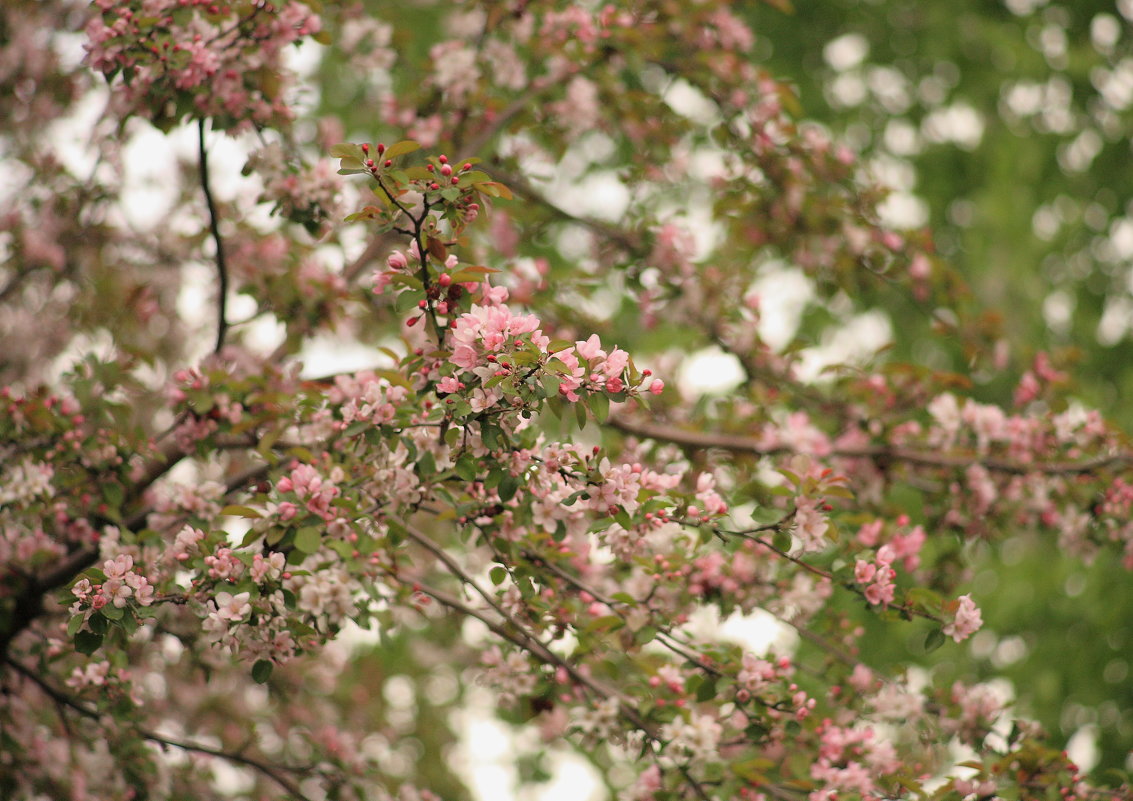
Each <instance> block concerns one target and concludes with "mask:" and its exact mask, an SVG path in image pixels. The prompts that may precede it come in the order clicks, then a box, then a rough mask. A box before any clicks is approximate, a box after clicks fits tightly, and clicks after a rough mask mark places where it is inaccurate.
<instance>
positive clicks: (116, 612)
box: [99, 604, 126, 621]
mask: <svg viewBox="0 0 1133 801" xmlns="http://www.w3.org/2000/svg"><path fill="white" fill-rule="evenodd" d="M99 611H100V612H101V613H102V616H103V617H104V618H106V619H107V620H113V621H119V620H121V619H122V616H123V615H125V614H126V610H125V609H123V608H122V607H121V606H115V605H114V604H107V605H106V606H104V607H102V609H100V610H99Z"/></svg>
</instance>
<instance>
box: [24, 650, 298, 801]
mask: <svg viewBox="0 0 1133 801" xmlns="http://www.w3.org/2000/svg"><path fill="white" fill-rule="evenodd" d="M4 662H5V664H7V665H8V666H9V667H11V668H12V669H13V670H15V671H16V672H17V673H19V674H20V675H21V676H23V677H24V678H25V679H27V680H28V681H30V682H32V683H33V684H35V685H36V686H37V687H39V689H40V690H41V691H42V692H43V694H44V695H46V696H47V697H48V698H50V699H51V700H52V701H54V702H55V703H56V704H59V705H60V706H63V707H67V708H69V709H73V710H74V711H75V712H77V713H79V714H80V715H82V716H83V717H85V718H90V719H91V720H102V715H101V714H99V713H98V712H97V711H95V710H93V709H91V708H89V707H87V706H85V705H83V704H81V703H79V702H78V701H77V700H75V699H74V698H72V697H71V696H69V695H67V694H66V693H64V692H61V691H60V690H57V689H56V688H54V687H52V686H51V685H50V684H48V683H47V682H46V681H44V680H43V679H42V678H41V677H40V676H39V675H38V674H36V673H35V671H33V670H31V669H30V668H28V667H27V666H26V665H24V664H22V663H21V662H18V661H16V660H15V659H11V658H10V657H5V658H4ZM133 729H134V732H135V733H136V734H137V735H138V736H139V737H141V738H142V739H143V740H149V741H150V742H153V743H157V744H158V745H163V746H168V747H171V748H178V749H180V750H182V751H191V752H193V753H197V754H205V755H207V756H214V757H219V758H220V759H224V760H227V761H228V762H234V763H236V764H238V765H245V766H247V767H249V768H252V769H253V770H256V771H258V772H259V773H262V774H263V775H264V776H266V777H267V778H269V779H271V780H272V781H273V782H275V783H276V784H278V785H279V786H280V787H282V788H283V789H284V790H285V791H286V792H288V793H289V794H290V795H291V796H292V797H294V798H297V799H300V800H301V801H307V796H305V795H304V794H303V792H302V791H301V790H300V789H299V786H298V785H296V784H295V783H294V782H292V781H291V780H290V779H288V778H287V777H286V776H284V775H283V773H282V772H283V771H286V772H288V773H298V774H304V773H307V772H308V771H309V769H308V768H298V767H290V766H284V765H273V764H270V763H268V762H266V761H264V760H261V759H257V758H255V757H250V756H247V755H246V754H241V753H236V752H233V751H225V750H223V749H220V748H212V747H210V746H207V745H200V744H199V743H193V742H188V741H186V740H176V739H173V738H171V737H166V736H164V735H161V734H157V733H156V732H153V731H150V730H148V729H145V728H143V727H141V726H134V727H133Z"/></svg>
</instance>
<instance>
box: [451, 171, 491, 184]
mask: <svg viewBox="0 0 1133 801" xmlns="http://www.w3.org/2000/svg"><path fill="white" fill-rule="evenodd" d="M459 175H460V182H461V183H462V184H481V183H483V182H484V181H490V180H492V176H490V175H488V173H486V172H481V171H480V170H471V171H469V172H462V173H459Z"/></svg>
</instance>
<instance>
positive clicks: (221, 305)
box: [197, 118, 228, 352]
mask: <svg viewBox="0 0 1133 801" xmlns="http://www.w3.org/2000/svg"><path fill="white" fill-rule="evenodd" d="M197 152H198V156H199V157H198V159H197V167H198V172H199V174H200V179H201V189H202V190H203V191H204V193H205V205H206V206H208V212H209V232H210V233H211V234H212V240H213V243H214V244H215V245H216V273H217V279H218V282H219V286H218V287H217V299H216V307H217V308H216V317H217V321H216V346H215V347H214V348H213V352H219V351H220V349H221V348H223V347H224V337H225V336H226V335H227V334H228V318H227V304H228V262H227V261H225V258H224V240H223V239H221V236H220V222H219V215H218V214H217V210H216V203H215V202H214V201H213V198H212V188H211V186H210V185H209V166H208V150H207V149H206V148H205V121H204V119H203V118H202V119H200V120H197Z"/></svg>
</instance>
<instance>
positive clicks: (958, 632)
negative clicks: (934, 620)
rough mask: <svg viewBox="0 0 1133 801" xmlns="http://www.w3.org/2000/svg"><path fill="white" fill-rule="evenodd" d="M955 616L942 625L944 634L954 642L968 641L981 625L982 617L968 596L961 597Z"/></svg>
mask: <svg viewBox="0 0 1133 801" xmlns="http://www.w3.org/2000/svg"><path fill="white" fill-rule="evenodd" d="M958 600H959V606H958V607H957V609H956V616H955V617H954V618H952V620H950V621H949V622H948V623H945V624H944V629H943V631H944V633H945V634H946V635H947V636H949V637H951V638H952V639H954V640H955V641H956V642H961V641H962V640H966V639H968V637H971V636H972V635H973V634H975V633H976V632H977V631H979V628H980V626H982V625H983V616H982V615H981V614H980V610H979V607H977V606H976V604H975V601H973V600H972V597H971V596H970V595H961V596H960V598H959V599H958Z"/></svg>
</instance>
